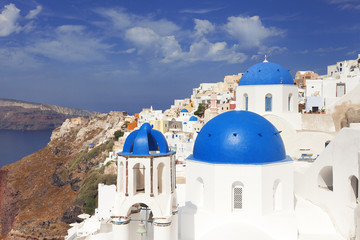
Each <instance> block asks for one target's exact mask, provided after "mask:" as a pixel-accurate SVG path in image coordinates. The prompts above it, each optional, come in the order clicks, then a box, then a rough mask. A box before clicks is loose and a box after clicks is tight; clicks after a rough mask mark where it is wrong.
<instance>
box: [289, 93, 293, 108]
mask: <svg viewBox="0 0 360 240" xmlns="http://www.w3.org/2000/svg"><path fill="white" fill-rule="evenodd" d="M291 102H292V94H291V93H290V94H289V97H288V111H289V112H290V111H292V110H293V109H292V106H291Z"/></svg>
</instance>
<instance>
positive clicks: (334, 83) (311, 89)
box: [306, 54, 360, 112]
mask: <svg viewBox="0 0 360 240" xmlns="http://www.w3.org/2000/svg"><path fill="white" fill-rule="evenodd" d="M359 62H360V54H359V56H358V58H357V59H355V60H348V61H342V62H338V63H337V64H335V65H330V66H328V72H327V75H325V76H320V77H319V78H318V79H314V80H306V111H307V112H309V111H312V112H320V111H321V110H328V109H329V108H332V106H333V105H334V104H336V102H337V101H339V99H340V98H341V97H343V96H344V95H345V94H347V93H349V92H351V91H352V90H353V89H354V88H355V87H356V86H357V85H359V83H360V68H359Z"/></svg>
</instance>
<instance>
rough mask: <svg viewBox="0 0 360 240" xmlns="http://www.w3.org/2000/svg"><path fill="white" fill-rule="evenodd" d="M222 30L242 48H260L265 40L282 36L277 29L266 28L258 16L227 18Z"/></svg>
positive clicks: (281, 32)
mask: <svg viewBox="0 0 360 240" xmlns="http://www.w3.org/2000/svg"><path fill="white" fill-rule="evenodd" d="M224 28H225V30H226V31H227V32H228V33H229V34H230V35H231V36H232V37H234V38H235V39H236V40H237V41H238V42H239V45H240V46H242V47H244V48H251V47H260V46H261V45H262V44H263V41H264V40H265V39H267V38H269V37H273V36H281V35H283V34H284V32H283V31H281V30H279V29H277V28H274V27H270V28H266V27H265V26H264V25H263V24H262V22H261V20H260V18H259V17H258V16H253V17H233V16H232V17H229V18H228V23H227V24H226V25H225V26H224Z"/></svg>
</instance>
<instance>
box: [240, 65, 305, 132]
mask: <svg viewBox="0 0 360 240" xmlns="http://www.w3.org/2000/svg"><path fill="white" fill-rule="evenodd" d="M236 109H237V110H245V111H252V112H256V113H258V114H260V115H269V114H271V115H276V116H279V117H282V118H285V119H287V120H289V122H290V123H291V124H292V125H293V127H294V128H295V129H300V128H301V120H300V115H299V114H298V88H297V86H296V85H295V84H294V81H293V79H292V77H291V75H290V73H289V71H288V70H286V69H285V68H283V67H282V66H280V65H278V64H276V63H272V62H268V61H267V60H265V61H264V62H262V63H258V64H255V65H254V66H252V67H250V68H249V69H248V70H247V71H245V73H244V75H243V76H242V78H241V79H240V82H239V85H238V87H237V90H236ZM290 119H291V120H290Z"/></svg>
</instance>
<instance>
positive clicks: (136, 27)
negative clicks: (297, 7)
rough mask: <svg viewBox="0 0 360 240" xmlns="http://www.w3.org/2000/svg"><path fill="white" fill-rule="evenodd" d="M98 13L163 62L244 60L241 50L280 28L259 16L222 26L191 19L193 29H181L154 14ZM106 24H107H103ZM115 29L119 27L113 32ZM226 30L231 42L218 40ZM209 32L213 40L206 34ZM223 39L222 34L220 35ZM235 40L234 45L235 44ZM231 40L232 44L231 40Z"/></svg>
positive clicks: (230, 20)
mask: <svg viewBox="0 0 360 240" xmlns="http://www.w3.org/2000/svg"><path fill="white" fill-rule="evenodd" d="M97 13H99V14H100V15H102V16H103V17H105V18H107V19H109V20H110V21H111V25H112V27H113V28H114V29H115V31H114V30H113V31H112V34H114V32H115V35H117V36H118V37H120V38H122V39H124V40H126V41H127V42H128V44H130V49H131V51H129V52H124V51H121V52H120V53H133V52H135V53H137V54H138V55H139V56H140V55H141V56H143V57H145V58H148V59H152V60H155V61H156V60H158V61H160V62H163V63H169V62H175V61H178V62H179V61H181V62H185V63H186V62H196V61H226V62H229V63H239V62H243V61H245V59H246V58H247V55H246V54H245V53H244V51H254V50H255V51H259V49H261V48H263V47H264V41H265V40H267V39H268V38H270V37H274V36H280V35H283V31H281V30H279V29H276V28H273V27H269V28H267V27H265V26H264V25H263V24H262V22H261V20H260V18H259V17H258V16H254V17H229V18H228V22H227V23H226V24H225V25H215V24H213V23H212V22H210V21H208V20H206V19H197V18H195V19H194V29H193V30H192V31H190V30H182V29H180V27H179V26H178V25H176V24H175V23H173V22H171V21H168V20H166V19H156V17H155V16H140V15H135V14H132V13H127V12H126V11H125V10H124V9H98V10H97ZM105 24H106V23H105ZM116 30H118V32H117V34H116ZM219 32H220V34H222V35H224V32H226V33H228V34H229V35H230V36H231V37H232V39H231V40H230V41H218V40H217V38H219V34H215V33H219ZM208 34H211V39H212V41H209V39H208V38H207V35H208ZM221 39H224V37H221ZM234 40H235V41H236V44H234ZM231 41H232V43H231ZM185 46H189V47H188V50H185V49H186V48H187V47H185Z"/></svg>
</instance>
